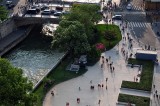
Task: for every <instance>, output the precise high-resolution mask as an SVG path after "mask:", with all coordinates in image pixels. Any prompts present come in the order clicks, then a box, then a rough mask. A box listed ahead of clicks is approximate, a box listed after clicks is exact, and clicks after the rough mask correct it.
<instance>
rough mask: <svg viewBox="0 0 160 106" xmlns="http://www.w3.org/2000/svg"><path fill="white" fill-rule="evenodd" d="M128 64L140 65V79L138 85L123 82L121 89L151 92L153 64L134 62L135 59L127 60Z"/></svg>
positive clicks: (140, 61)
mask: <svg viewBox="0 0 160 106" xmlns="http://www.w3.org/2000/svg"><path fill="white" fill-rule="evenodd" d="M128 63H129V64H130V63H133V64H140V65H142V67H143V68H142V74H141V79H140V82H139V83H137V82H129V81H123V82H122V85H121V87H122V88H131V89H139V90H145V91H151V87H152V79H153V70H154V63H153V62H152V61H146V60H135V59H129V61H128Z"/></svg>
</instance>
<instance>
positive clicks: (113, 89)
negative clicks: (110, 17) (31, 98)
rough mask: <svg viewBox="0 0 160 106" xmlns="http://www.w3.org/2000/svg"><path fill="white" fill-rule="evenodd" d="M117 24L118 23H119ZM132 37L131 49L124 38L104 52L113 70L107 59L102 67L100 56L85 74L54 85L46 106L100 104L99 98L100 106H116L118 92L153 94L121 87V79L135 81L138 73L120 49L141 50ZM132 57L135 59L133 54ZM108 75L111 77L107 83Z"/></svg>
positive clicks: (147, 95) (46, 98) (140, 94)
mask: <svg viewBox="0 0 160 106" xmlns="http://www.w3.org/2000/svg"><path fill="white" fill-rule="evenodd" d="M115 24H118V25H119V22H116V23H115ZM127 32H129V30H128V29H126V30H125V32H124V33H123V32H122V36H123V37H126V36H127V34H126V33H127ZM130 38H131V36H130ZM132 39H133V48H132V49H129V41H128V40H127V39H122V41H120V43H119V44H117V45H116V46H115V47H114V48H113V49H111V50H110V51H106V52H104V53H102V56H104V58H105V59H106V58H107V59H109V57H110V59H109V62H108V63H112V62H113V67H114V71H112V72H111V70H110V68H109V66H108V63H107V62H106V61H105V63H104V66H103V68H101V63H102V58H100V61H99V62H97V63H96V64H95V65H94V66H91V67H88V71H87V72H86V73H85V74H84V75H82V76H79V77H77V78H74V79H71V80H69V81H65V82H63V83H60V84H58V85H56V86H55V87H54V88H52V89H51V90H50V91H49V92H48V93H47V95H46V97H45V99H44V101H43V106H65V105H66V102H68V103H69V104H70V106H98V102H99V100H100V101H101V102H100V105H99V106H116V103H117V99H118V95H119V93H127V92H128V93H127V94H132V95H139V96H145V97H150V96H151V95H150V93H148V92H147V93H144V92H139V91H138V92H136V91H135V92H134V91H127V92H126V91H125V90H124V89H120V88H121V84H122V80H126V81H134V77H136V76H137V75H138V67H134V68H131V67H130V66H128V65H127V63H126V61H125V59H126V58H125V56H124V55H123V54H122V52H121V48H124V49H125V51H126V53H127V54H128V55H129V54H130V53H133V54H134V53H135V51H136V50H137V49H141V47H139V45H138V43H137V42H136V40H134V38H132ZM132 58H134V55H133V57H132ZM106 78H108V80H107V82H106ZM139 80H140V79H138V81H139ZM137 83H138V82H137ZM98 84H101V85H103V87H101V88H100V87H98ZM90 86H94V90H91V89H90ZM106 86H107V89H106ZM79 87H80V89H79ZM157 87H158V86H157ZM51 91H54V93H55V95H54V96H52V95H51ZM77 98H80V103H79V104H78V103H77ZM153 102H154V101H153ZM152 106H156V105H152Z"/></svg>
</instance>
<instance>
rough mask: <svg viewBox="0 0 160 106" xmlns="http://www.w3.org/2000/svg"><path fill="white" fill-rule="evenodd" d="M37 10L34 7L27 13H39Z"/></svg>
mask: <svg viewBox="0 0 160 106" xmlns="http://www.w3.org/2000/svg"><path fill="white" fill-rule="evenodd" d="M37 13H38V12H37V10H36V9H35V8H34V9H29V10H27V12H26V14H37Z"/></svg>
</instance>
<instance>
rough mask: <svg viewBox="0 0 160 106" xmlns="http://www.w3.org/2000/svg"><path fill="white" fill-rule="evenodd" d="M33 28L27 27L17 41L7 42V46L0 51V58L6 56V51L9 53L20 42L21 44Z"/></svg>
mask: <svg viewBox="0 0 160 106" xmlns="http://www.w3.org/2000/svg"><path fill="white" fill-rule="evenodd" d="M33 27H34V25H31V26H29V27H28V28H27V29H26V30H25V31H24V32H23V34H22V35H21V36H20V37H18V38H17V39H14V40H10V42H8V44H7V45H6V47H4V48H3V50H1V51H0V57H2V56H3V55H4V54H6V53H7V52H8V51H10V50H11V49H12V48H14V47H15V46H16V45H18V44H19V43H20V42H22V41H23V40H24V39H25V38H26V37H27V36H28V35H29V33H30V32H31V30H32V29H33ZM12 33H15V32H12ZM2 40H3V39H2Z"/></svg>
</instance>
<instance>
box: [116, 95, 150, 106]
mask: <svg viewBox="0 0 160 106" xmlns="http://www.w3.org/2000/svg"><path fill="white" fill-rule="evenodd" d="M118 101H119V102H126V103H128V102H129V103H133V104H135V105H136V106H150V98H147V97H141V96H133V95H126V94H119V97H118Z"/></svg>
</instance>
